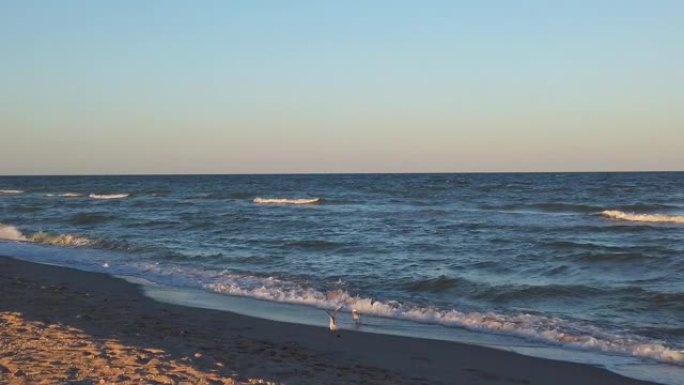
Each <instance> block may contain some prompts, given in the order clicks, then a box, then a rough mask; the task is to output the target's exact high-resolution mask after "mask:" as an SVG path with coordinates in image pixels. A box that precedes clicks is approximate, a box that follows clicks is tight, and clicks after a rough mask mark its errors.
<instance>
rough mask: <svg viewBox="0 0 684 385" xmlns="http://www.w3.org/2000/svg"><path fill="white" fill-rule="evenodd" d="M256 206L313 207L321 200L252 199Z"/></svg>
mask: <svg viewBox="0 0 684 385" xmlns="http://www.w3.org/2000/svg"><path fill="white" fill-rule="evenodd" d="M253 202H254V203H256V204H258V205H313V204H317V203H320V202H321V198H298V199H287V198H254V200H253Z"/></svg>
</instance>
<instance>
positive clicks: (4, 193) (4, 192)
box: [0, 189, 24, 195]
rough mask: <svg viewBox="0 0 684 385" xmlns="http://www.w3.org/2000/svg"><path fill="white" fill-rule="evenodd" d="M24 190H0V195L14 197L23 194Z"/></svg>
mask: <svg viewBox="0 0 684 385" xmlns="http://www.w3.org/2000/svg"><path fill="white" fill-rule="evenodd" d="M23 193H24V190H2V189H0V195H16V194H23Z"/></svg>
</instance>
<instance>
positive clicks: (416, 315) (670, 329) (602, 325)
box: [0, 172, 684, 384]
mask: <svg viewBox="0 0 684 385" xmlns="http://www.w3.org/2000/svg"><path fill="white" fill-rule="evenodd" d="M0 223H1V225H0V254H7V255H15V256H19V257H24V258H27V259H31V260H38V261H43V262H49V263H59V264H63V265H66V266H73V267H77V268H82V269H86V270H94V271H106V272H111V273H112V274H122V275H128V276H133V277H138V278H144V279H146V280H148V281H151V282H156V283H159V284H163V285H167V286H169V287H171V288H174V290H175V289H189V290H195V291H197V290H198V291H200V292H206V293H215V295H220V296H223V295H228V296H240V297H247V298H256V299H261V300H268V301H274V302H280V303H288V304H295V305H298V306H305V307H307V308H334V307H337V306H339V305H344V306H345V308H344V310H345V311H350V310H351V309H352V308H356V309H358V310H359V311H360V312H361V313H362V314H364V316H369V317H370V316H372V317H376V318H377V319H384V320H389V321H392V322H394V321H402V322H407V325H409V324H410V325H414V327H415V328H416V329H415V330H420V327H421V325H423V326H424V327H425V330H426V333H427V334H430V333H431V335H429V336H428V337H429V338H442V337H440V336H443V335H445V334H444V333H447V334H448V332H449V330H454V331H458V330H467V331H468V332H475V333H480V334H482V336H483V338H484V339H487V338H491V336H506V337H507V338H508V337H512V338H519V339H521V340H523V341H526V342H530V343H534V344H537V345H539V346H552V347H556V348H559V349H564V350H565V351H567V352H569V353H568V356H572V355H573V354H577V355H581V354H584V353H585V352H592V354H596V355H598V356H599V357H609V358H606V360H607V361H609V360H610V357H613V358H614V357H621V358H623V357H624V358H628V359H630V360H631V361H630V362H631V363H634V364H635V365H637V366H638V365H639V364H642V369H643V370H641V369H640V370H641V371H640V372H639V370H631V369H625V370H622V372H623V373H626V374H628V375H630V374H634V373H636V372H639V373H637V374H635V375H637V376H641V377H646V378H650V379H655V380H658V381H661V382H666V383H672V384H675V383H676V384H681V383H684V380H683V379H680V376H681V378H684V370H682V369H684V351H683V350H684V173H681V172H678V173H677V172H670V173H668V172H663V173H532V174H345V175H206V176H200V175H197V176H49V177H48V176H46V177H0ZM323 319H324V318H323ZM435 328H440V329H439V331H435V330H436V329H435ZM415 330H414V331H412V332H411V333H413V334H420V333H419V332H415ZM374 331H376V332H377V331H378V328H375V330H374ZM379 331H380V332H382V330H379ZM445 338H446V337H445ZM521 346H522V345H521ZM522 350H524V349H522ZM607 361H606V362H607ZM644 368H645V369H644Z"/></svg>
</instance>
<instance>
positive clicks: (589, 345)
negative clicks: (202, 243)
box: [203, 272, 684, 365]
mask: <svg viewBox="0 0 684 385" xmlns="http://www.w3.org/2000/svg"><path fill="white" fill-rule="evenodd" d="M214 278H215V281H216V282H214V283H210V284H207V283H205V284H203V286H204V288H205V289H209V290H211V291H214V292H218V293H224V294H229V295H237V296H245V297H252V298H258V299H263V300H269V301H276V302H285V303H292V304H300V305H306V306H313V307H319V308H325V309H331V308H336V307H337V306H339V305H344V309H345V310H346V311H349V310H351V309H353V308H355V309H357V310H358V311H359V312H361V313H363V314H369V315H375V316H379V317H386V318H394V319H403V320H409V321H414V322H418V323H426V324H438V325H444V326H450V327H463V328H466V329H470V330H478V331H485V332H493V333H499V334H507V335H515V336H519V337H523V338H527V339H530V340H536V341H542V342H546V343H551V344H555V345H564V346H570V347H574V348H579V349H586V350H600V351H603V352H607V353H617V354H623V355H631V356H635V357H641V358H648V359H653V360H657V361H662V362H667V363H674V364H678V365H682V364H684V351H682V350H678V349H676V348H674V347H671V346H668V345H666V344H665V343H663V342H661V341H656V340H650V339H646V338H644V337H640V336H635V335H621V334H616V333H613V332H610V331H608V330H602V329H600V328H597V327H596V326H593V325H587V324H584V323H580V322H572V321H567V320H562V319H559V318H552V317H546V316H541V315H534V314H525V313H521V314H498V313H494V312H464V311H459V310H456V309H439V308H437V307H432V306H419V305H409V304H403V303H401V302H399V301H393V300H389V301H374V300H372V299H371V298H365V297H360V296H353V295H350V294H349V293H348V292H347V291H345V290H341V289H338V290H333V291H329V292H326V293H323V292H321V291H317V290H315V289H312V288H307V287H303V286H301V285H298V284H296V283H293V282H287V281H283V280H281V279H279V278H276V277H255V276H249V275H240V274H234V273H228V272H223V273H222V274H221V275H220V276H219V277H214ZM205 282H206V281H205Z"/></svg>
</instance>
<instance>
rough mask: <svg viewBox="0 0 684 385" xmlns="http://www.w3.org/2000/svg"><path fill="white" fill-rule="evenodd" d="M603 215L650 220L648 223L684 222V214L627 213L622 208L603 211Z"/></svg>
mask: <svg viewBox="0 0 684 385" xmlns="http://www.w3.org/2000/svg"><path fill="white" fill-rule="evenodd" d="M601 215H603V216H604V217H606V218H611V219H618V220H621V221H629V222H648V223H684V215H666V214H635V213H626V212H624V211H620V210H605V211H601Z"/></svg>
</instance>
